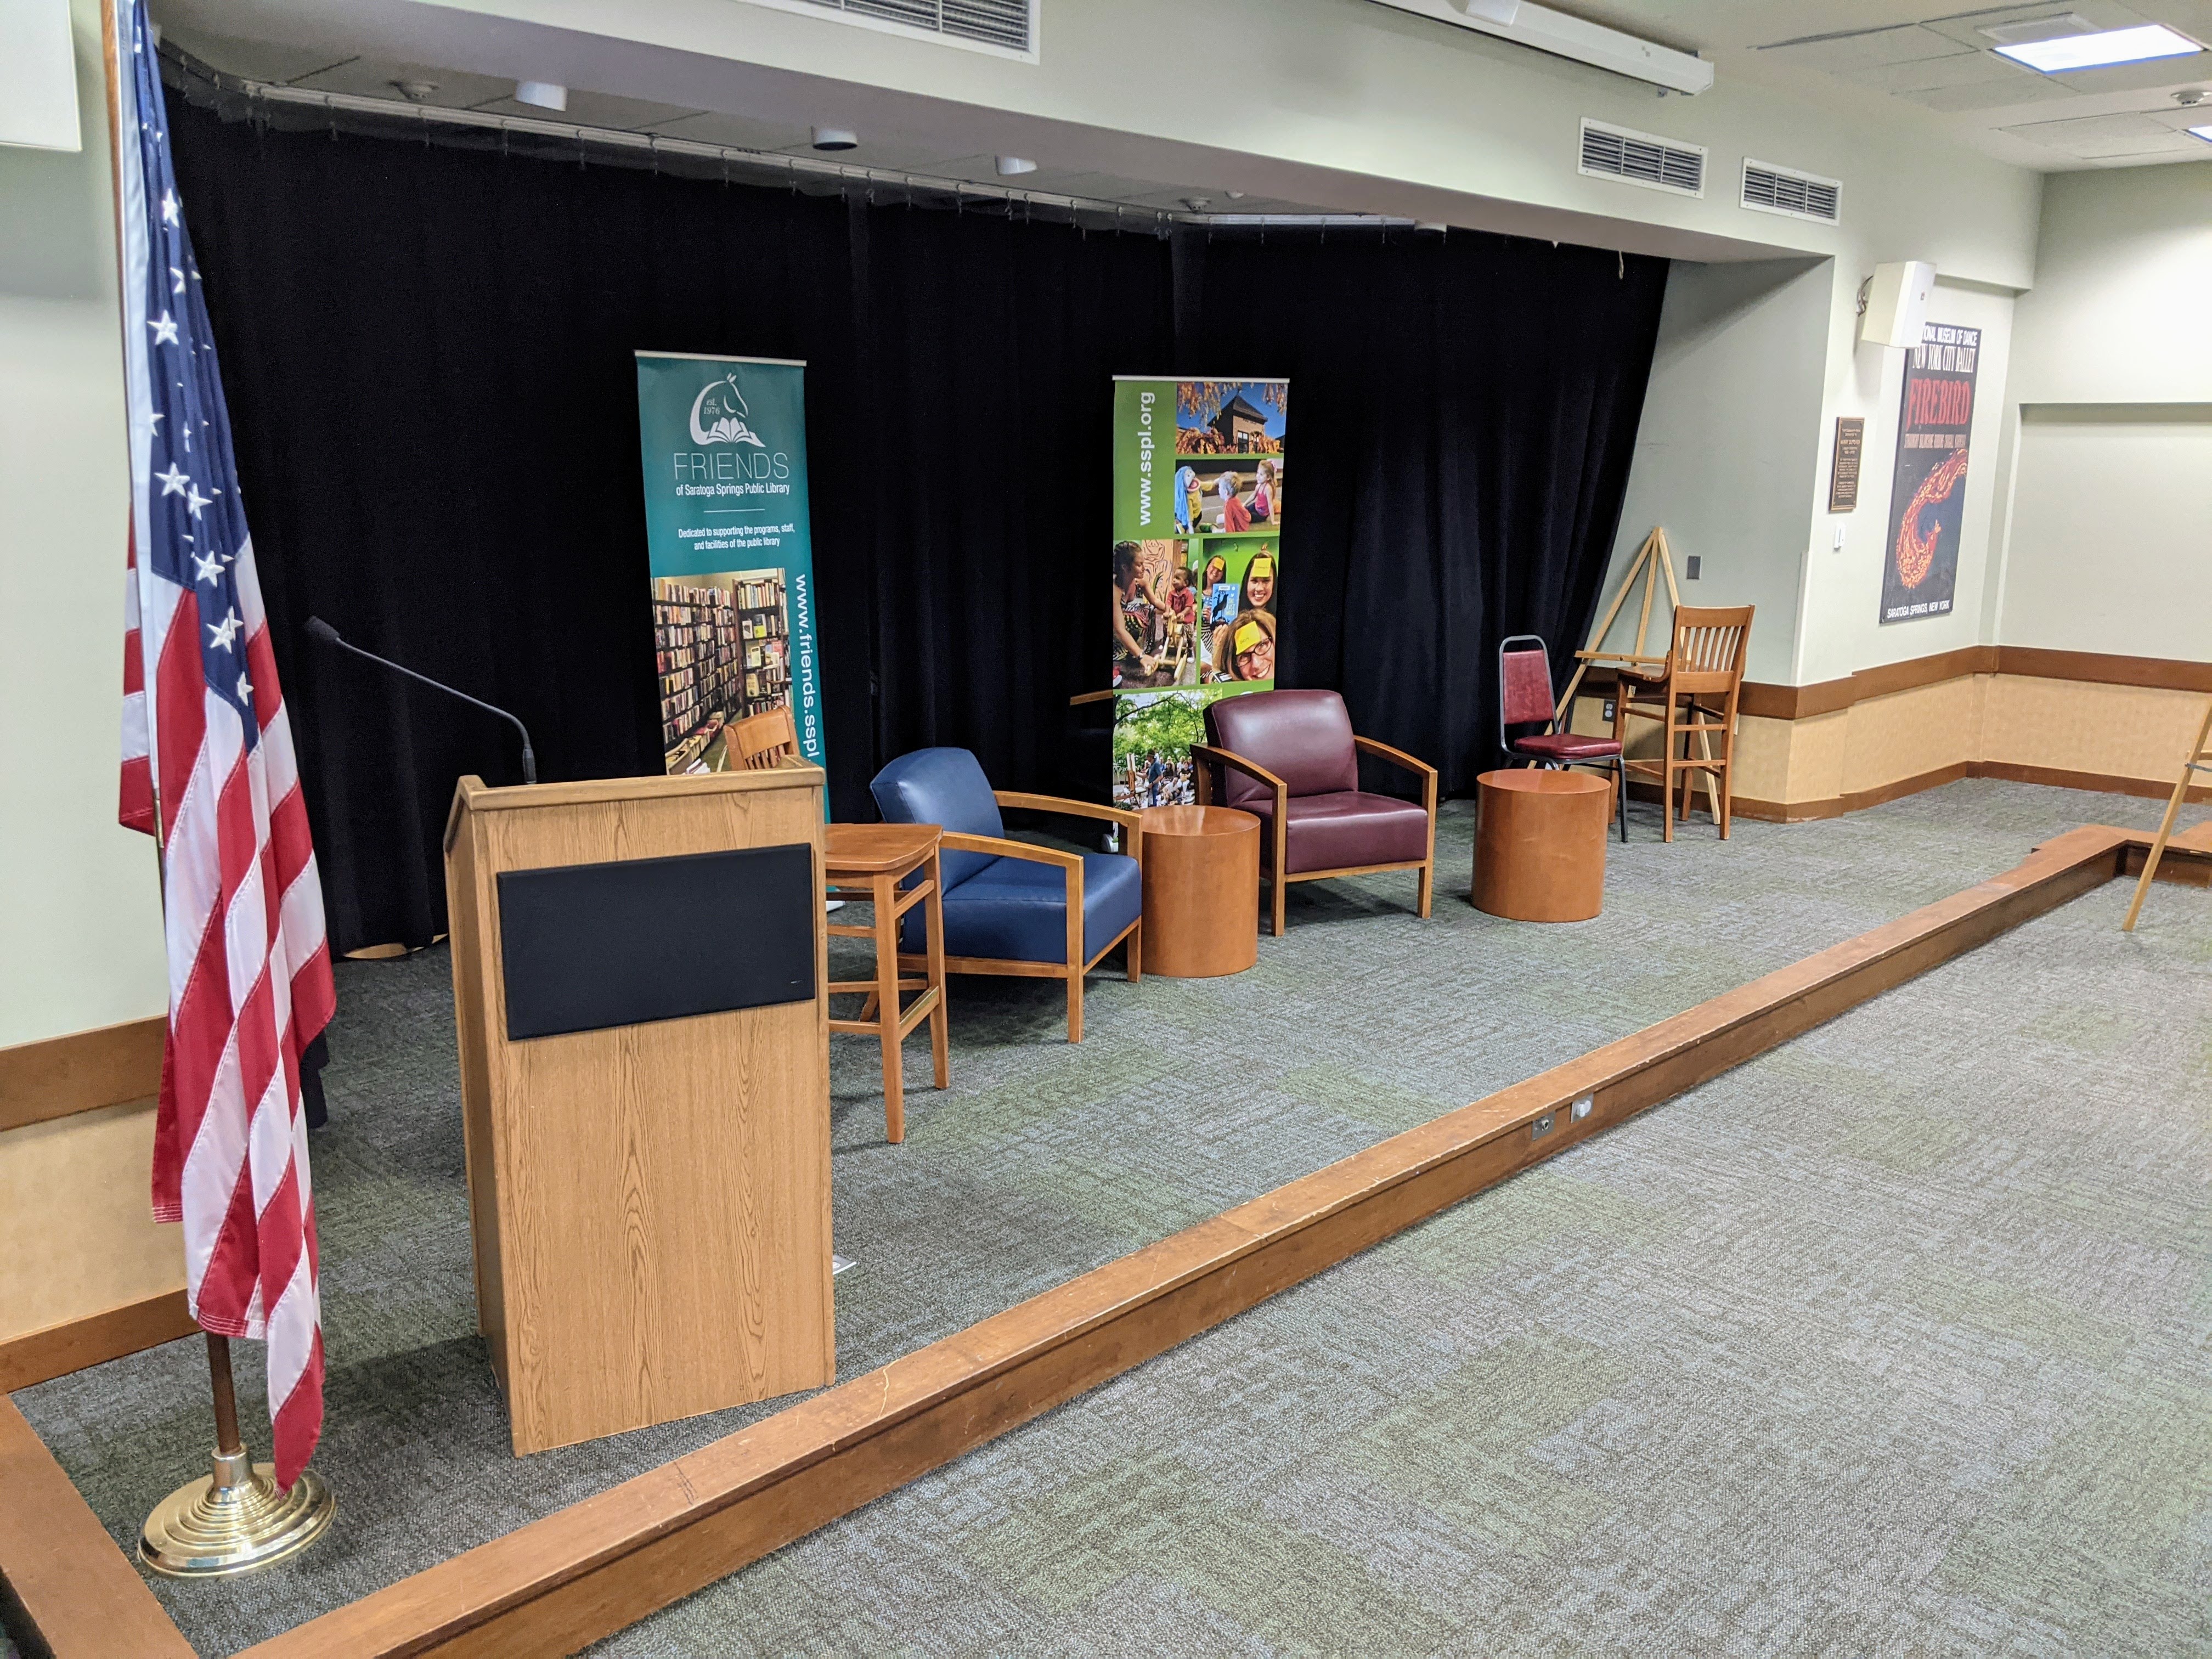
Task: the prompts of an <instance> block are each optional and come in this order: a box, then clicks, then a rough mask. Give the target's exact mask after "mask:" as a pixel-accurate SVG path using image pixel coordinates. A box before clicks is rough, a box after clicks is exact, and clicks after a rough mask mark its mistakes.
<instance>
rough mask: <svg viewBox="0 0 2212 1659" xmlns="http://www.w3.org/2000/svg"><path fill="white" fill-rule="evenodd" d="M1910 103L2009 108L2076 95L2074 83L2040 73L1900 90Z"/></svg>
mask: <svg viewBox="0 0 2212 1659" xmlns="http://www.w3.org/2000/svg"><path fill="white" fill-rule="evenodd" d="M1897 95H1898V96H1899V97H1900V98H1902V99H1904V100H1905V101H1906V102H1907V103H1912V104H1917V105H1919V106H1921V107H1922V108H1923V109H1933V110H1942V111H1944V112H1958V111H1960V110H1972V109H2009V108H2012V107H2013V106H2015V105H2021V104H2047V103H2050V102H2051V101H2052V100H2054V99H2065V98H2071V97H2073V96H2074V95H2075V94H2074V91H2073V89H2072V88H2070V87H2063V86H2060V85H2059V84H2058V83H2057V82H2056V81H2051V80H2048V79H2046V78H2045V77H2044V76H2039V75H2032V76H2028V77H2027V79H2026V80H2016V81H1984V82H1979V83H1978V84H1976V85H1973V86H1966V87H1937V88H1934V89H1932V90H1930V91H1928V92H1900V93H1899V94H1897Z"/></svg>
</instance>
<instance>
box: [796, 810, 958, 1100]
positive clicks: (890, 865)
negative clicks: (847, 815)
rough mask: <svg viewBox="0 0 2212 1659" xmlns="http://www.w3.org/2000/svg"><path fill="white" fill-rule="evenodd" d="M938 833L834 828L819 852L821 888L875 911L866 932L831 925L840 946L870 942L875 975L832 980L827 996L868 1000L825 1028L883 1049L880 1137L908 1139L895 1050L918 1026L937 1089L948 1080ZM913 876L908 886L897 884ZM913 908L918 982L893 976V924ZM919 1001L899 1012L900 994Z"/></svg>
mask: <svg viewBox="0 0 2212 1659" xmlns="http://www.w3.org/2000/svg"><path fill="white" fill-rule="evenodd" d="M944 833H945V832H944V830H943V829H941V828H940V827H939V825H937V824H934V823H833V824H830V825H829V828H828V829H827V831H826V833H825V836H824V840H823V852H822V874H823V884H824V885H825V886H826V887H827V888H828V889H829V892H830V894H831V895H832V896H837V897H842V898H848V899H866V901H867V902H869V903H870V904H871V905H872V906H873V907H874V908H875V915H874V917H873V919H872V921H870V922H869V923H868V925H867V926H866V927H856V926H853V925H851V924H848V923H837V922H832V923H831V924H830V925H829V931H830V932H831V933H834V934H836V935H838V936H839V937H840V938H843V939H873V940H874V941H875V945H876V976H875V977H874V978H873V979H872V980H868V979H847V980H836V979H833V980H831V981H829V994H830V995H832V996H836V994H838V993H839V992H841V991H845V992H859V993H860V994H864V995H866V998H867V1001H866V1003H864V1004H862V1005H861V1008H860V1018H857V1019H836V1018H833V1019H831V1020H830V1022H829V1029H830V1030H833V1031H851V1032H854V1033H857V1034H860V1035H866V1034H869V1033H873V1034H874V1035H875V1036H876V1037H877V1038H878V1040H879V1041H880V1042H882V1044H883V1047H884V1139H888V1140H891V1141H895V1142H896V1141H901V1140H904V1139H906V1091H905V1086H904V1079H903V1075H902V1073H903V1070H904V1066H903V1064H902V1057H901V1054H900V1052H899V1045H900V1044H901V1043H902V1042H904V1041H905V1040H906V1038H907V1036H908V1033H910V1032H911V1031H912V1030H914V1028H915V1026H917V1025H919V1024H921V1022H922V1021H923V1020H924V1019H927V1020H928V1022H929V1051H930V1059H931V1060H932V1062H933V1064H934V1066H935V1068H936V1074H937V1086H938V1087H939V1088H940V1089H942V1088H945V1087H946V1086H947V1085H950V1084H951V1081H952V1070H951V1060H949V1059H948V1057H947V1055H946V1053H945V913H944V910H943V908H942V901H943V897H944V882H943V878H941V877H940V876H939V873H938V867H937V849H938V842H939V838H940V837H941V836H943V835H944ZM915 874H919V875H920V876H921V880H920V881H919V882H917V883H915V885H913V886H911V887H904V888H902V887H901V886H900V885H899V884H900V883H901V882H902V881H904V880H906V879H907V878H908V877H909V876H913V875H915ZM917 904H919V905H921V907H922V932H923V933H925V934H926V935H927V952H926V955H925V957H924V960H925V961H926V963H927V969H926V970H925V971H924V972H923V974H922V975H921V976H920V977H916V978H906V979H902V978H900V977H899V924H900V922H901V921H902V920H903V919H904V918H905V916H906V915H907V913H908V911H910V910H912V909H913V908H915V906H916V905H917ZM907 991H919V992H921V995H920V996H918V997H916V998H915V1000H913V1001H912V1002H910V1003H908V1005H907V1006H905V1007H904V1008H901V1007H900V1006H899V998H900V995H901V994H902V993H904V992H907Z"/></svg>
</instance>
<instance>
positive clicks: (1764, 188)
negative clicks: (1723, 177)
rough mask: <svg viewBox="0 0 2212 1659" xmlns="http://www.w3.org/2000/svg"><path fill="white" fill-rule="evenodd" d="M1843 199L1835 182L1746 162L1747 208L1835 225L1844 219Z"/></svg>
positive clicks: (1791, 170)
mask: <svg viewBox="0 0 2212 1659" xmlns="http://www.w3.org/2000/svg"><path fill="white" fill-rule="evenodd" d="M1843 197H1844V187H1843V186H1842V185H1840V184H1838V183H1837V182H1836V181H1835V180H1834V179H1823V178H1822V177H1820V174H1819V173H1800V172H1798V171H1797V169H1796V168H1795V167H1775V166H1774V165H1772V164H1771V163H1770V162H1766V161H1752V160H1751V159H1749V158H1748V157H1746V158H1745V161H1744V164H1743V205H1744V206H1746V207H1747V208H1755V209H1757V210H1759V212H1761V213H1785V214H1787V215H1789V216H1790V217H1791V218H1793V219H1817V220H1818V221H1819V222H1820V223H1822V224H1824V225H1832V224H1834V223H1835V222H1837V221H1838V219H1839V218H1841V217H1842V216H1843Z"/></svg>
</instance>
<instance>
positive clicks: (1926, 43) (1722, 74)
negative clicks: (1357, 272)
mask: <svg viewBox="0 0 2212 1659" xmlns="http://www.w3.org/2000/svg"><path fill="white" fill-rule="evenodd" d="M1550 3H1554V4H1557V5H1559V7H1560V8H1561V9H1566V10H1572V11H1576V12H1578V13H1580V14H1582V15H1584V16H1587V17H1589V18H1591V19H1593V20H1595V21H1599V22H1603V23H1610V24H1612V25H1613V27H1617V28H1625V29H1628V30H1631V31H1632V32H1634V33H1641V34H1644V35H1647V36H1650V38H1652V39H1655V40H1660V41H1662V43H1664V44H1666V45H1669V46H1680V47H1682V48H1684V49H1686V50H1695V51H1698V52H1702V53H1703V54H1704V55H1705V57H1707V58H1711V59H1712V60H1713V62H1714V64H1715V66H1716V69H1717V76H1718V78H1719V79H1720V80H1722V81H1723V82H1727V81H1730V80H1742V81H1750V82H1758V83H1759V84H1761V85H1765V86H1767V87H1770V88H1775V89H1778V90H1781V91H1784V92H1796V93H1801V94H1813V95H1814V97H1816V98H1818V99H1819V100H1820V102H1822V103H1825V104H1827V105H1830V106H1843V107H1847V108H1853V109H1857V110H1860V111H1863V112H1867V113H1869V114H1871V115H1872V116H1873V117H1874V118H1876V119H1879V118H1881V112H1883V111H1885V110H1887V111H1892V112H1894V111H1897V110H1898V109H1899V106H1900V105H1911V106H1916V107H1917V109H1918V110H1920V111H1924V112H1928V114H1929V116H1931V117H1932V118H1934V120H1935V122H1936V125H1938V126H1939V127H1940V128H1941V129H1942V130H1943V131H1945V132H1946V133H1947V134H1948V136H1949V137H1953V138H1954V139H1955V140H1956V141H1957V142H1959V143H1964V144H1967V145H1971V146H1972V148H1974V149H1978V150H1980V151H1982V152H1983V153H1984V154H1985V155H1993V156H1995V157H1996V158H1997V159H1998V160H2000V161H2010V162H2012V163H2014V164H2015V166H2019V167H2033V168H2034V169H2036V170H2037V171H2039V172H2044V173H2058V172H2069V171H2073V170H2075V169H2079V168H2085V167H2139V166H2142V165H2145V164H2148V163H2153V162H2160V161H2212V144H2207V143H2204V142H2203V140H2202V139H2198V138H2194V137H2191V136H2190V135H2189V133H2188V132H2187V131H2185V128H2187V127H2189V126H2191V125H2203V124H2205V123H2208V122H2212V51H2208V52H2200V53H2198V54H2197V55H2196V56H2194V57H2190V58H2166V59H2161V60H2158V61H2154V62H2151V63H2147V64H2135V65H2132V66H2128V67H2123V68H2118V69H2107V70H2084V71H2081V72H2079V73H2076V74H2072V75H2041V74H2039V73H2037V72H2036V71H2035V70H2031V69H2027V68H2024V67H2022V66H2021V65H2020V64H2015V63H2013V62H2011V61H2010V60H2009V59H2008V58H2000V57H1998V56H1997V55H1996V52H1995V51H1994V50H1993V48H1994V47H1995V46H1996V41H1995V40H1992V39H1991V38H1990V36H1989V35H1988V34H1985V33H1983V31H1984V30H1986V29H1990V28H1996V27H2002V26H2003V25H2006V24H2008V23H2018V22H2023V21H2031V20H2052V19H2062V18H2065V17H2068V16H2069V15H2070V16H2073V17H2077V18H2079V19H2080V20H2081V23H2082V24H2085V25H2087V26H2088V27H2092V28H2098V29H2106V28H2122V27H2129V26H2131V25H2134V24H2138V23H2163V24H2165V25H2166V27H2169V28H2172V29H2175V30H2178V31H2179V33H2183V34H2185V35H2187V36H2189V37H2190V38H2191V39H2192V40H2198V41H2202V42H2204V43H2206V44H2208V45H2212V0H2133V3H2131V4H2125V5H2123V4H2119V3H2117V0H2056V3H2046V4H2041V5H2012V6H1979V7H1962V8H1960V9H1933V10H1931V9H1930V8H1929V5H1928V0H1550ZM2076 27H2078V26H2076ZM2053 32H2054V33H2056V32H2057V29H2056V28H2054V30H2053ZM2189 89H2196V90H2203V91H2204V92H2205V93H2206V94H2207V100H2206V102H2205V103H2203V104H2202V105H2199V106H2197V107H2196V108H2195V109H2193V110H2191V109H2189V108H2186V107H2185V106H2182V105H2180V104H2178V103H2176V102H2175V101H2174V98H2173V94H2175V93H2176V92H2180V91H2184V90H2189Z"/></svg>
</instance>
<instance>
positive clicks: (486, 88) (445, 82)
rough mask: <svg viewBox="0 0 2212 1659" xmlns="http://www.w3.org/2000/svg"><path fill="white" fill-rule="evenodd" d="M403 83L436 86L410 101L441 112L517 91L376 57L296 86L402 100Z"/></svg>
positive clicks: (507, 83) (498, 83) (484, 78)
mask: <svg viewBox="0 0 2212 1659" xmlns="http://www.w3.org/2000/svg"><path fill="white" fill-rule="evenodd" d="M402 81H406V82H414V83H416V84H418V85H424V86H430V87H435V88H436V90H435V91H434V92H432V93H430V94H428V96H427V97H423V98H419V99H409V100H408V101H409V102H410V103H422V104H428V105H432V106H436V107H438V108H441V109H468V108H471V107H473V106H476V105H478V104H481V103H483V102H484V101H485V100H487V99H492V98H499V97H503V96H505V95H506V94H509V93H511V92H513V90H514V82H512V81H501V80H497V79H495V78H494V77H492V76H483V75H464V74H462V73H460V72H459V70H441V69H428V68H425V67H424V66H423V65H422V64H390V63H386V62H383V61H382V60H380V59H378V58H354V59H353V60H352V61H351V62H349V63H344V64H337V65H336V66H335V67H332V68H330V69H325V70H319V71H318V72H317V73H315V74H313V75H302V76H298V77H297V78H296V79H295V80H294V81H293V82H292V84H293V85H294V86H295V87H306V88H312V89H313V90H314V91H317V92H342V93H348V94H352V95H353V96H355V97H357V98H399V97H402V96H404V94H402V93H400V91H399V90H398V82H402ZM541 113H542V112H541Z"/></svg>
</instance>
